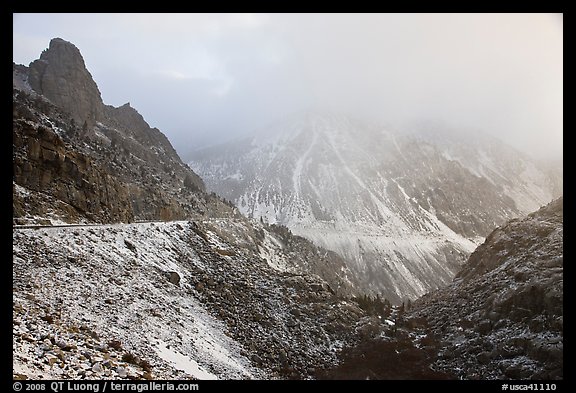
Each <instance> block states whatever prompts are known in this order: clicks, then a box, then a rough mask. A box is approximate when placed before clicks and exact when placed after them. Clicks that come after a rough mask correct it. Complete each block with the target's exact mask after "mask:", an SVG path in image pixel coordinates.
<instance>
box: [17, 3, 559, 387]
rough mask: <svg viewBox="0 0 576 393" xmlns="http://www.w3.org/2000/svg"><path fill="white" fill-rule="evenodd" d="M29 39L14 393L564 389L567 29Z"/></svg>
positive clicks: (20, 117) (391, 27) (213, 32)
mask: <svg viewBox="0 0 576 393" xmlns="http://www.w3.org/2000/svg"><path fill="white" fill-rule="evenodd" d="M13 32H14V35H13V44H14V52H13V60H14V61H13V66H12V69H13V77H12V78H13V79H12V80H13V92H12V99H13V105H12V116H13V121H12V172H13V175H12V216H13V217H12V220H13V258H12V291H13V296H12V298H13V307H12V349H13V361H12V375H13V379H15V380H16V379H17V380H28V381H26V382H23V385H19V384H20V382H16V383H14V388H15V390H16V388H17V387H18V386H22V387H25V389H24V390H26V387H28V386H30V385H27V384H28V383H29V382H30V380H32V382H34V380H39V379H51V380H54V379H57V380H75V379H82V380H101V379H115V380H167V379H186V380H199V379H200V380H203V379H305V380H311V379H362V380H364V379H371V380H374V379H393V380H406V379H427V380H428V379H467V380H476V379H513V380H518V379H522V380H561V379H563V298H564V297H563V196H562V195H563V166H562V165H563V161H562V160H563V158H562V152H561V150H562V114H563V113H562V110H563V109H562V79H563V75H562V72H563V69H562V15H544V14H530V15H515V14H505V15H499V14H482V15H474V14H473V15H459V14H450V15H442V14H434V15H420V14H409V15H404V14H402V15H400V14H386V15H384V14H376V15H364V14H338V15H328V14H289V15H285V14H274V15H268V14H218V15H208V14H178V15H173V14H121V15H119V14H66V15H63V14H38V15H35V14H14V30H13ZM77 45H78V46H77ZM24 385H26V386H24ZM34 386H36V385H34ZM86 386H91V385H86ZM94 386H96V385H94ZM104 386H106V385H104ZM123 386H129V385H123ZM138 386H143V385H138ZM189 386H194V385H189ZM197 386H198V385H196V388H194V389H197ZM502 386H504V385H502ZM506 386H507V385H506ZM510 386H512V385H510ZM517 386H519V385H517ZM525 386H531V387H532V386H534V385H525ZM550 386H551V389H552V390H554V389H555V388H556V385H555V384H550ZM552 386H553V387H552Z"/></svg>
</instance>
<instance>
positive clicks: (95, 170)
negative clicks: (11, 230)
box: [12, 100, 134, 223]
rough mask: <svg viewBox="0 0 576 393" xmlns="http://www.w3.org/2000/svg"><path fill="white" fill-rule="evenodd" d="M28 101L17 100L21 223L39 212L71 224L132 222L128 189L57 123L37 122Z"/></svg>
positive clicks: (15, 149)
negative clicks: (69, 140) (73, 142)
mask: <svg viewBox="0 0 576 393" xmlns="http://www.w3.org/2000/svg"><path fill="white" fill-rule="evenodd" d="M25 101H26V100H24V102H23V101H19V100H16V101H15V103H14V112H15V118H14V122H13V125H12V127H13V134H12V136H13V138H12V143H13V146H12V147H13V155H12V158H13V160H12V163H13V180H14V190H13V196H14V199H13V204H14V217H15V218H18V219H19V222H20V223H27V221H26V219H27V218H33V217H35V216H39V217H44V218H49V217H53V218H59V220H60V221H65V222H78V221H94V222H129V221H132V220H133V218H134V215H133V210H132V206H131V201H130V194H129V189H128V187H126V185H125V184H123V183H122V182H120V181H118V179H116V178H115V177H114V176H112V175H111V174H110V173H108V172H107V171H106V170H105V169H104V168H102V167H101V166H100V165H98V163H97V162H95V161H94V160H93V159H92V158H91V157H90V156H89V155H87V154H84V153H82V152H80V151H78V150H76V149H74V148H73V147H72V146H71V145H70V144H67V143H65V142H64V141H63V137H62V136H60V135H59V134H58V132H57V131H56V130H57V129H58V128H57V127H55V126H45V125H43V124H42V122H41V121H40V119H38V122H34V121H32V120H31V119H30V117H33V116H32V113H31V111H30V109H29V107H27V106H26V105H25ZM28 102H30V101H28ZM45 105H46V106H47V107H49V106H50V104H49V103H45ZM26 114H30V116H28V118H27V117H26ZM60 131H61V132H62V130H60ZM63 135H65V134H63Z"/></svg>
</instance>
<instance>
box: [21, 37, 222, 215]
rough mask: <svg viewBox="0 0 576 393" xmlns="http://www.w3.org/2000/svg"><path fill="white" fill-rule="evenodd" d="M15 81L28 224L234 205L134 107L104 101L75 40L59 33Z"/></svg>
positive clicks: (23, 212) (177, 212) (185, 212)
mask: <svg viewBox="0 0 576 393" xmlns="http://www.w3.org/2000/svg"><path fill="white" fill-rule="evenodd" d="M13 80H14V83H13V86H14V95H13V101H14V110H13V120H14V121H13V123H14V127H13V135H14V182H15V187H14V189H15V191H14V204H13V206H14V212H15V214H14V217H15V218H18V219H19V220H20V221H21V222H23V221H24V222H28V223H29V222H33V221H39V220H41V221H43V222H46V221H47V219H48V216H50V219H52V221H54V220H56V221H65V222H78V221H93V222H101V223H106V222H119V221H121V222H127V221H132V220H173V219H182V218H185V217H191V216H194V215H202V214H205V213H206V212H207V211H208V210H211V211H212V213H215V212H216V211H219V212H220V213H223V212H224V211H226V212H227V213H230V212H232V211H233V209H232V207H231V206H229V205H226V204H223V203H222V202H221V201H220V200H219V199H218V198H215V197H212V196H207V195H204V194H203V193H202V191H203V190H204V183H203V182H202V179H200V178H199V177H198V176H197V175H196V174H195V173H194V172H193V171H192V170H191V169H190V168H189V167H188V166H186V165H185V164H184V163H182V161H181V160H180V158H179V157H178V154H177V153H176V151H175V150H174V148H173V147H172V145H171V144H170V142H169V141H168V139H167V138H166V136H165V135H164V134H162V132H160V131H159V130H158V129H156V128H151V127H150V126H149V125H148V123H146V121H145V120H144V119H143V117H142V116H141V115H140V114H139V113H138V112H137V111H136V110H135V109H134V108H132V107H130V105H129V104H126V105H123V106H121V107H119V108H114V107H111V106H104V104H103V103H102V100H101V98H100V92H99V90H98V87H97V86H96V83H95V82H94V81H93V80H92V77H91V75H90V73H89V72H88V70H87V69H86V67H85V64H84V60H83V58H82V56H81V54H80V51H79V50H78V48H76V47H75V46H74V45H73V44H71V43H69V42H66V41H64V40H62V39H59V38H55V39H53V40H52V41H51V42H50V47H49V48H48V49H47V50H45V51H44V52H43V53H42V55H41V57H40V59H39V60H37V61H34V62H32V63H31V64H30V67H25V66H20V65H16V64H15V65H14V66H13ZM211 199H212V200H211ZM209 200H211V201H209ZM208 204H213V205H215V206H216V207H215V208H213V209H209V208H208V207H207V205H208ZM232 214H233V212H232Z"/></svg>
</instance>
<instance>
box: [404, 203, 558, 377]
mask: <svg viewBox="0 0 576 393" xmlns="http://www.w3.org/2000/svg"><path fill="white" fill-rule="evenodd" d="M563 270H564V269H563V198H559V199H557V200H555V201H553V202H551V203H550V204H548V205H546V206H545V207H543V208H541V209H540V210H538V211H537V212H534V213H532V214H530V215H528V216H527V217H524V218H521V219H515V220H512V221H510V222H509V223H507V224H506V225H504V226H502V227H500V228H498V229H496V230H494V231H493V232H492V233H491V234H490V235H489V236H488V237H487V238H486V241H485V242H484V243H483V244H482V245H481V246H479V247H478V248H477V249H476V251H474V253H473V254H472V255H471V256H470V258H469V260H468V262H467V263H466V264H465V265H464V266H463V268H462V271H461V272H460V273H459V274H458V275H457V276H456V278H455V280H454V282H453V284H451V285H450V286H448V287H447V288H443V289H442V290H439V291H436V292H433V293H431V294H429V295H426V296H424V297H422V298H421V299H419V300H418V301H416V302H415V303H414V308H413V309H412V311H411V312H410V318H414V319H418V318H424V319H426V320H427V323H428V324H429V326H430V330H431V332H433V333H434V334H435V335H436V336H437V337H439V338H440V339H441V340H442V341H443V342H444V344H443V346H444V348H443V349H442V350H441V351H440V352H439V358H438V360H437V361H436V363H435V367H437V368H438V369H441V370H445V371H448V372H452V373H454V374H455V375H457V376H459V377H461V378H466V379H486V378H489V379H561V378H562V377H563V335H564V329H563V315H564V313H563V282H564V279H563Z"/></svg>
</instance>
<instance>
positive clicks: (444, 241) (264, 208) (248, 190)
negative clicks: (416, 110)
mask: <svg viewBox="0 0 576 393" xmlns="http://www.w3.org/2000/svg"><path fill="white" fill-rule="evenodd" d="M427 134H430V132H428V133H426V132H424V131H421V130H414V131H413V132H411V133H407V132H404V133H398V132H395V131H394V130H390V129H387V128H384V127H382V126H380V125H378V124H376V123H363V122H362V121H360V120H356V119H352V118H349V117H346V116H344V115H333V114H331V115H329V116H327V115H326V114H315V113H308V114H306V115H305V116H302V117H291V118H290V119H289V120H288V121H287V122H283V123H279V124H275V125H273V126H271V127H270V131H269V132H265V131H260V132H258V133H257V134H255V135H253V136H251V137H245V138H243V139H240V140H238V141H233V142H230V143H228V144H223V145H217V146H213V147H211V148H206V149H203V150H200V151H197V152H195V153H194V158H193V159H192V160H191V161H190V162H189V165H190V166H191V167H192V168H194V169H195V171H196V172H198V173H199V174H200V175H201V176H202V177H203V179H204V180H205V182H206V184H207V187H208V189H209V190H212V191H214V192H216V193H217V194H218V195H221V196H223V197H224V198H226V199H229V200H231V201H233V202H234V203H235V204H236V205H237V206H238V208H239V209H240V211H241V212H242V213H244V214H245V215H247V216H249V217H255V218H260V217H261V218H262V219H263V220H264V221H265V222H270V223H279V224H281V225H286V226H287V227H288V228H290V229H291V230H292V231H293V232H294V233H296V234H298V235H301V236H303V237H306V238H308V239H310V240H312V241H313V242H315V243H316V244H318V245H321V246H322V247H324V248H327V249H330V250H333V251H336V252H337V253H339V254H340V255H341V256H343V257H344V258H345V259H346V260H347V261H348V263H349V266H350V267H351V269H352V271H353V272H354V273H355V274H356V275H357V277H358V279H359V280H360V281H361V282H363V283H364V285H363V290H364V291H368V292H371V293H373V294H382V295H383V296H385V297H386V298H388V299H391V300H393V301H394V302H395V303H399V302H401V301H402V300H403V299H404V298H411V299H415V298H416V297H418V296H420V295H422V294H423V293H425V292H426V291H428V290H431V289H435V288H438V287H439V286H441V285H445V284H447V283H449V282H450V281H451V279H452V278H453V276H454V275H455V274H456V272H457V271H458V269H459V266H460V265H461V264H462V263H463V262H464V261H465V259H466V257H467V255H469V254H470V253H471V252H472V251H473V250H474V248H475V247H476V245H477V244H478V243H479V242H481V241H482V239H483V237H484V236H486V235H487V234H488V233H489V232H490V231H491V230H492V228H494V227H496V226H498V225H499V224H502V223H503V222H505V221H506V220H507V219H510V218H513V217H517V216H519V215H521V214H522V213H527V212H529V211H531V210H535V209H537V208H538V207H540V206H541V205H542V204H544V203H547V202H549V200H551V199H552V198H553V196H554V195H553V194H552V191H551V189H552V188H553V186H552V185H553V181H552V180H550V179H549V178H550V176H549V174H548V173H544V172H543V171H541V170H539V169H538V168H537V167H536V166H535V164H534V163H533V162H532V161H530V160H529V159H528V158H527V157H526V156H525V155H522V154H521V153H518V152H515V151H514V150H513V149H510V148H508V147H506V148H500V147H498V146H499V143H497V142H496V141H493V140H492V139H485V140H484V139H481V138H479V137H477V138H476V139H478V141H477V142H476V143H475V144H472V145H467V144H466V143H467V141H466V140H459V139H457V138H452V139H448V141H444V142H442V143H439V142H438V141H437V140H435V139H434V138H431V137H430V136H428V135H427ZM445 134H446V135H448V136H449V135H450V134H449V133H445ZM432 135H436V134H435V133H432ZM436 139H438V138H437V137H436ZM443 139H447V138H446V137H444V138H443ZM440 140H442V139H440ZM475 148H476V150H478V152H480V153H482V154H483V155H480V154H479V153H478V152H476V153H475V152H474V149H475ZM508 156H509V157H511V158H507V157H508ZM500 157H503V158H500ZM494 160H496V161H494ZM508 161H510V162H508ZM502 174H504V176H503V175H502ZM555 176H556V177H555V179H556V181H559V182H560V184H561V179H560V180H558V179H559V178H561V176H558V175H555ZM552 177H553V176H552ZM557 188H558V187H556V189H555V192H557V191H558V190H557ZM404 240H405V241H404ZM417 244H421V247H416V246H415V245H417ZM438 261H440V262H438ZM370 277H372V278H374V280H376V281H377V283H375V282H371V279H370ZM431 277H432V278H431ZM391 288H394V289H391Z"/></svg>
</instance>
